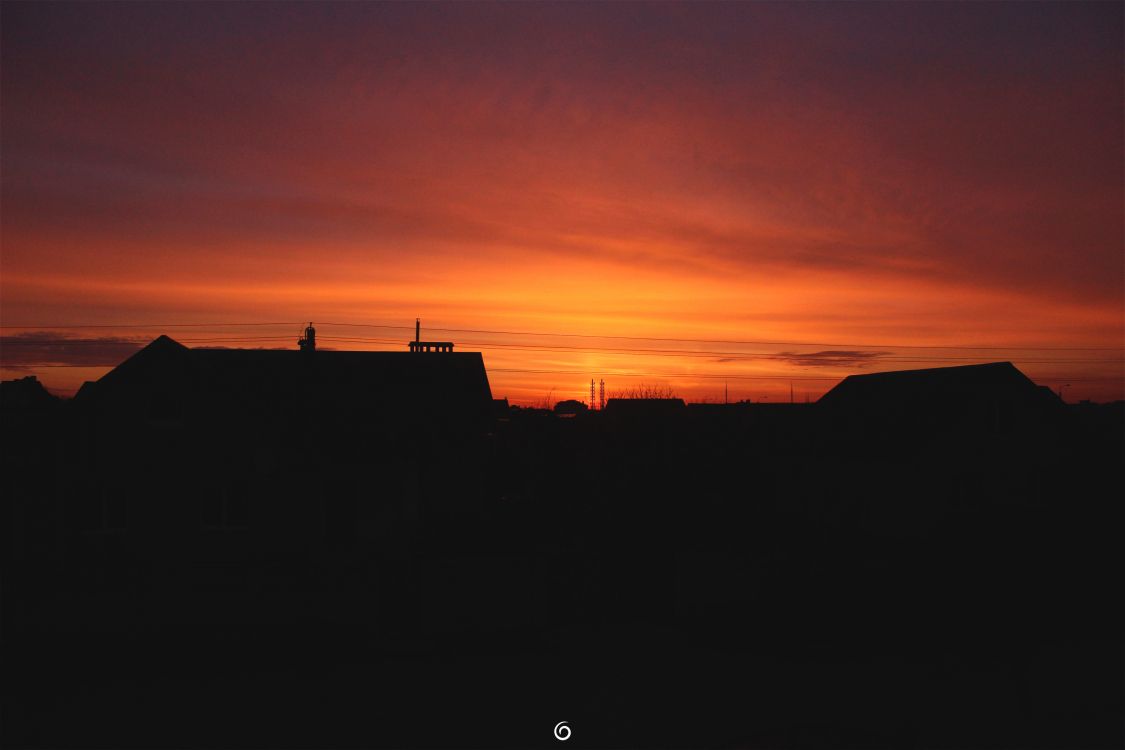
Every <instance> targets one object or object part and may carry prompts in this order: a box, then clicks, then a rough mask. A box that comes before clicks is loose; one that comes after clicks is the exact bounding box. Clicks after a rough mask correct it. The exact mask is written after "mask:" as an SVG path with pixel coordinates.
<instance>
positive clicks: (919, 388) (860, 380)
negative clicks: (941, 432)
mask: <svg viewBox="0 0 1125 750" xmlns="http://www.w3.org/2000/svg"><path fill="white" fill-rule="evenodd" d="M986 402H987V403H989V404H997V403H1003V404H1007V405H1010V406H1014V407H1026V408H1051V407H1056V406H1058V405H1059V403H1061V402H1059V399H1058V397H1057V396H1055V395H1054V394H1053V393H1051V391H1050V390H1049V389H1044V388H1042V387H1041V386H1038V385H1036V384H1035V383H1034V382H1032V381H1031V380H1030V379H1029V378H1028V377H1027V376H1026V375H1024V374H1023V373H1022V372H1020V371H1019V369H1018V368H1016V366H1015V365H1013V364H1012V363H1011V362H990V363H988V364H980V365H962V366H958V367H935V368H930V369H925V370H897V371H891V372H874V373H869V374H865V375H850V376H848V377H846V378H844V379H843V380H842V381H840V383H838V384H837V385H836V386H835V387H834V388H832V389H831V390H830V391H828V392H827V393H825V394H824V395H823V396H821V398H820V400H819V401H818V402H817V404H818V406H820V407H821V408H824V409H828V410H832V411H865V412H879V411H886V410H892V409H893V410H895V411H905V410H926V411H933V410H941V409H953V410H956V409H958V408H966V407H972V406H974V405H979V404H981V403H986Z"/></svg>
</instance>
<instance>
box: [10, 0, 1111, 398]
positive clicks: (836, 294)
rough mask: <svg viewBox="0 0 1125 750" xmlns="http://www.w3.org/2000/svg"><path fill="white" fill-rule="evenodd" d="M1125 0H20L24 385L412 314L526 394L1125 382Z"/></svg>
mask: <svg viewBox="0 0 1125 750" xmlns="http://www.w3.org/2000/svg"><path fill="white" fill-rule="evenodd" d="M1123 7H1125V6H1123V5H1122V4H1121V3H1119V2H1107V3H1100V4H1082V3H1066V4H1052V3H1016V2H1013V3H898V4H895V3H878V4H876V3H871V4H865V3H823V4H822V3H801V4H785V5H781V4H778V5H775V4H769V3H746V4H740V3H722V4H682V5H680V4H640V3H619V4H590V5H587V4H578V3H568V4H532V3H508V4H475V3H458V4H422V3H410V4H374V3H348V4H338V5H335V4H322V3H302V4H296V3H294V4H268V3H242V4H235V3H224V4H205V3H189V4H172V3H161V4H151V5H149V4H141V3H113V4H110V3H106V4H98V3H87V4H81V5H68V4H61V3H52V4H42V3H41V4H22V3H15V2H8V1H7V0H5V2H4V3H3V4H2V6H0V13H2V50H0V53H2V68H0V84H2V88H0V95H2V100H0V103H2V109H0V112H2V121H0V128H2V129H0V138H2V141H0V159H2V163H0V167H2V194H0V200H2V203H0V230H2V238H0V239H2V249H0V323H2V325H3V326H4V329H3V340H2V343H0V360H2V365H3V369H2V371H0V375H2V376H3V378H5V379H8V378H12V377H22V376H23V375H26V374H35V375H37V376H38V377H39V379H40V380H41V381H43V382H44V383H45V384H46V385H47V386H48V387H50V388H51V389H52V390H54V391H55V392H57V393H60V394H69V393H73V391H74V390H75V389H76V388H77V387H78V386H79V385H80V384H81V383H82V381H84V380H89V379H96V378H97V377H100V376H101V375H102V374H103V373H104V372H106V371H107V369H108V368H109V367H111V366H113V365H114V364H117V363H118V362H120V361H121V360H122V359H123V358H124V357H126V356H128V354H129V353H131V352H132V351H135V350H136V348H137V346H138V343H137V342H144V341H148V340H151V339H152V338H154V337H155V336H156V335H158V334H160V333H167V334H169V335H171V336H172V337H173V338H176V339H178V340H182V341H184V342H185V343H186V344H188V345H191V346H215V345H226V346H267V347H286V348H295V346H296V338H297V336H298V334H299V332H300V329H301V327H302V326H303V323H304V322H306V321H314V322H315V324H316V326H317V329H318V338H320V346H321V347H334V348H357V349H363V348H369V349H403V350H405V342H406V341H407V340H408V339H409V338H411V337H412V334H413V326H414V319H415V317H420V318H421V319H422V324H423V327H424V329H425V331H424V332H425V334H426V336H424V338H426V337H427V336H428V337H429V338H433V339H441V340H452V341H454V342H456V344H457V347H458V349H463V350H474V351H475V350H479V351H482V352H484V359H485V364H486V366H487V367H488V370H489V379H490V382H491V383H492V390H493V394H494V395H495V396H497V397H503V396H507V397H508V398H510V399H511V400H512V401H513V402H515V403H524V404H532V403H540V402H543V401H544V400H546V399H550V400H557V399H560V398H588V395H589V381H590V379H591V378H599V379H601V378H604V379H605V380H606V388H607V390H608V391H610V392H611V393H612V392H615V391H616V390H619V389H627V388H631V387H634V386H636V385H638V384H640V383H644V384H650V385H660V386H663V387H668V388H671V389H672V390H674V391H675V392H676V393H677V394H679V395H681V396H684V397H685V398H688V399H689V400H703V399H708V400H717V399H718V400H721V399H722V398H723V390H724V386H725V387H726V388H728V389H729V397H730V398H731V399H732V400H733V399H743V398H751V399H754V400H760V399H767V400H769V401H774V400H788V399H789V393H790V387H791V385H792V387H793V390H794V393H795V398H798V399H800V400H804V399H805V398H806V397H807V398H812V399H815V398H817V397H818V396H819V395H820V394H821V393H823V392H824V391H825V390H827V389H828V388H830V387H831V386H832V385H833V384H834V383H835V382H837V381H838V380H839V379H840V378H841V377H844V376H846V375H848V374H852V373H857V372H872V371H877V370H883V369H903V368H914V367H930V366H942V365H949V364H969V363H973V362H987V361H996V360H1011V361H1012V362H1014V363H1015V364H1016V365H1017V366H1018V367H1020V368H1021V369H1022V370H1023V371H1024V372H1025V373H1027V374H1028V375H1029V376H1031V377H1032V378H1033V379H1035V380H1036V381H1037V382H1041V383H1044V384H1047V385H1050V386H1051V387H1052V388H1054V389H1056V390H1058V389H1059V388H1060V387H1062V388H1065V393H1064V395H1065V397H1066V399H1067V400H1068V401H1071V400H1077V399H1080V398H1093V399H1095V400H1109V399H1117V398H1122V396H1123V395H1125V394H1123V390H1125V386H1123V372H1125V371H1123V362H1125V360H1123V357H1125V352H1123V345H1125V248H1123V231H1125V230H1123V223H1125V215H1123V211H1125V209H1123V183H1125V175H1123V169H1125V167H1123V165H1125V153H1123V129H1125V117H1123V74H1122V70H1123V64H1125V60H1123V43H1122V39H1123V35H1125V29H1123ZM344 324H348V325H344ZM68 326H69V327H68ZM78 326H86V327H78Z"/></svg>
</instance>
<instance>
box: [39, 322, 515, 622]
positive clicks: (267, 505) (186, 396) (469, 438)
mask: <svg viewBox="0 0 1125 750" xmlns="http://www.w3.org/2000/svg"><path fill="white" fill-rule="evenodd" d="M310 328H311V327H310ZM306 340H307V341H309V342H310V345H307V346H305V347H303V348H302V349H300V350H265V349H189V348H187V347H185V346H183V345H182V344H179V343H178V342H176V341H174V340H172V339H170V338H168V337H167V336H161V337H159V338H158V339H156V340H155V341H153V342H152V343H150V344H149V345H148V346H146V347H145V348H144V349H142V350H141V351H139V352H137V353H136V354H135V355H133V356H132V357H130V358H129V359H128V360H126V361H125V362H123V363H122V364H121V365H119V366H118V367H116V368H114V369H113V370H112V371H110V372H109V373H107V374H106V375H105V376H104V377H102V378H101V379H100V380H98V381H97V382H96V383H93V384H87V385H86V386H84V387H83V389H82V391H81V393H80V394H79V396H78V397H76V398H75V399H74V402H73V409H72V410H71V414H70V415H69V416H70V424H69V426H68V429H67V430H66V434H67V435H68V440H67V441H66V445H65V446H64V449H63V451H62V455H63V456H64V459H63V460H64V461H65V465H64V467H63V469H62V470H61V471H60V474H59V477H58V478H57V492H58V496H59V498H58V499H59V504H60V505H61V507H62V508H63V516H64V518H63V522H62V534H63V537H64V538H63V539H62V540H60V541H61V544H60V548H61V549H63V550H65V552H64V557H65V560H66V567H67V571H66V572H65V573H64V575H67V576H74V577H76V581H75V585H76V586H78V587H79V588H86V589H89V588H90V586H93V585H95V584H96V583H97V582H98V581H102V582H115V583H114V584H113V585H116V586H121V587H125V588H127V589H130V590H135V589H136V588H137V587H142V588H143V587H144V586H146V585H148V584H147V583H146V582H149V581H151V582H154V583H153V585H154V586H156V588H158V589H161V590H164V589H165V588H167V586H166V584H168V583H169V582H172V583H175V586H172V587H171V588H170V589H168V590H169V591H174V592H176V593H174V594H169V596H170V597H171V599H170V601H168V602H165V605H164V607H165V608H164V610H161V611H165V612H170V613H171V614H169V617H170V619H172V620H184V619H185V618H187V619H188V620H190V618H191V616H199V617H203V618H207V617H214V616H215V613H217V612H219V611H227V612H228V614H229V616H230V617H231V618H234V619H237V617H238V615H237V612H238V611H239V607H240V606H243V605H241V604H239V602H240V601H242V599H244V598H245V597H246V594H247V591H249V590H251V589H255V587H256V589H255V590H258V591H262V590H271V587H273V589H276V590H279V591H284V592H287V593H288V594H292V592H294V591H302V590H323V589H324V588H325V587H332V586H336V585H345V584H344V583H341V581H342V580H344V579H342V578H341V577H340V576H339V575H338V574H337V573H338V570H339V565H340V563H339V561H340V560H343V561H346V565H345V568H347V569H348V570H350V571H351V575H352V576H353V578H352V579H349V580H350V581H351V582H350V583H348V584H347V585H359V584H358V583H357V582H356V579H355V578H354V577H355V576H360V577H362V576H370V577H372V578H373V580H368V581H367V582H366V584H365V585H364V587H363V589H362V590H363V591H365V592H367V594H365V595H364V596H363V597H361V598H358V599H357V598H356V597H353V596H338V597H336V598H335V599H334V601H335V602H336V603H337V604H338V605H340V606H344V604H345V603H346V604H347V606H350V607H359V608H360V609H363V608H364V607H368V608H370V607H374V606H375V604H373V602H376V601H377V600H378V596H377V595H372V594H371V592H373V591H374V592H377V591H379V590H380V587H379V585H378V580H379V579H380V576H382V575H383V574H384V572H385V571H386V570H388V569H389V568H388V565H389V563H387V561H388V560H399V559H406V558H408V557H409V556H410V555H411V554H413V553H412V552H411V550H412V549H414V548H415V547H417V545H418V544H419V543H420V541H419V540H420V539H421V538H422V537H421V536H420V535H421V534H422V527H421V522H422V519H423V518H425V519H426V520H427V523H429V524H431V525H432V524H434V523H439V522H441V519H442V518H444V517H447V516H449V515H451V514H455V513H456V512H457V508H458V506H469V507H471V506H472V505H473V504H474V503H477V502H479V501H480V493H481V492H482V489H481V488H482V487H484V486H485V482H484V481H483V479H482V478H481V477H482V472H483V471H484V469H483V468H482V466H483V463H484V462H482V461H481V460H480V456H481V454H482V453H483V451H484V447H483V444H484V441H485V439H486V438H485V437H484V436H485V432H486V430H487V428H488V425H489V422H490V418H491V415H492V410H493V400H492V394H491V390H490V388H489V384H488V376H487V373H486V372H485V368H484V361H483V359H482V357H481V355H480V353H478V352H459V353H456V354H454V353H452V352H448V353H442V354H441V355H433V356H427V355H419V354H414V353H410V352H359V351H332V350H328V351H325V350H322V349H321V350H318V349H315V348H314V346H312V345H311V342H312V338H311V336H308V338H307V339H306ZM333 560H335V561H336V562H333ZM380 561H381V562H380ZM364 571H366V572H364ZM155 582H159V584H160V585H159V586H157V585H156V583H155ZM98 585H101V584H98ZM177 586H178V587H179V588H178V589H177V588H176V587H177ZM201 592H209V594H208V596H207V597H206V598H205V601H206V606H204V605H203V604H201V603H200V602H201V601H203V600H201V599H200V596H202V593H201ZM224 596H225V597H226V599H224V598H223V597H224ZM193 602H194V603H193ZM177 607H179V608H180V610H183V609H184V608H186V609H187V610H191V612H192V614H190V615H189V614H188V613H187V612H185V611H178V613H177V612H176V611H174V610H176V608H177ZM158 609H159V608H158ZM208 612H209V613H210V614H207V613H208Z"/></svg>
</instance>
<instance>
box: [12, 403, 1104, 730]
mask: <svg viewBox="0 0 1125 750" xmlns="http://www.w3.org/2000/svg"><path fill="white" fill-rule="evenodd" d="M67 419H71V417H67ZM50 424H51V429H52V430H58V429H63V428H66V429H69V427H67V424H68V423H66V422H62V423H57V422H52V423H50ZM60 424H61V425H62V427H60ZM984 424H985V426H981V425H977V426H976V427H972V428H967V427H966V426H965V424H964V423H960V424H954V423H950V425H948V426H947V427H945V428H941V427H940V426H938V427H935V426H934V424H933V423H930V424H928V425H927V426H926V427H925V429H924V430H920V429H918V430H913V431H912V430H910V429H908V428H907V427H905V426H903V424H901V423H899V424H898V425H897V426H893V425H887V424H867V425H859V426H857V425H856V424H854V423H851V422H849V423H847V424H843V423H841V422H840V421H839V420H834V419H830V418H829V417H827V416H826V415H824V414H822V413H819V412H817V411H816V409H815V407H808V408H804V407H796V406H795V407H788V408H781V407H778V408H775V409H773V410H767V409H764V408H758V409H753V408H749V407H746V408H741V407H740V408H736V407H714V408H711V409H710V410H698V409H697V410H688V411H686V412H683V413H681V414H678V415H672V416H669V415H666V414H664V415H649V416H648V417H646V416H645V415H632V416H630V417H629V418H627V419H612V418H611V415H609V414H608V413H606V414H604V415H603V414H590V415H579V416H578V417H575V418H565V419H561V418H556V417H555V416H553V415H547V414H541V413H529V412H523V413H520V412H513V413H506V414H504V415H503V416H502V417H501V418H499V419H497V420H496V421H490V422H489V424H488V426H487V427H486V428H485V429H484V430H483V431H480V432H472V431H469V432H466V433H464V434H457V435H455V434H454V432H449V431H443V432H442V433H441V435H442V436H444V437H441V439H440V440H439V439H438V438H435V437H434V433H428V434H424V433H417V432H416V433H412V434H402V435H399V436H398V437H397V438H395V439H391V438H386V439H384V437H381V436H378V435H374V436H370V435H369V436H367V438H365V439H367V440H369V441H370V442H371V444H373V445H377V446H378V450H371V451H358V452H353V453H349V452H347V451H344V450H342V449H337V448H338V446H337V447H331V443H325V442H322V443H321V446H322V450H321V452H317V453H310V452H309V449H308V447H307V444H305V443H300V441H294V442H293V445H292V447H291V448H286V447H285V442H286V440H287V439H288V437H291V436H288V437H287V436H286V434H285V433H284V431H282V433H280V434H279V436H278V437H277V445H276V446H273V447H270V448H269V450H275V451H277V455H276V457H275V459H274V460H273V461H272V462H271V461H264V462H261V463H260V464H259V463H255V464H254V466H255V467H257V468H254V472H253V480H254V481H253V482H252V483H251V484H250V485H249V486H250V487H251V488H250V489H245V490H243V491H244V492H246V493H248V494H249V497H250V500H249V502H248V504H247V505H248V507H247V508H245V509H238V508H234V506H229V505H228V504H224V505H223V506H222V508H223V510H221V512H220V515H219V520H218V522H217V523H216V522H215V519H214V518H212V517H211V516H209V515H207V514H209V513H211V510H208V507H209V506H208V507H204V509H203V511H201V512H202V513H203V515H204V520H203V521H202V522H198V521H195V522H194V523H195V526H192V527H191V528H192V529H193V530H192V531H191V533H180V532H176V533H173V532H170V531H168V530H169V529H174V528H177V527H176V526H175V525H174V524H171V522H168V521H167V520H160V518H157V517H155V516H153V515H152V514H148V515H146V513H147V511H144V510H141V509H138V508H144V507H147V505H146V504H151V505H159V506H160V507H164V506H168V507H194V506H193V505H192V503H197V504H200V503H201V504H204V505H206V503H207V502H209V501H207V500H206V498H205V496H206V490H204V489H200V486H199V484H198V483H197V482H196V481H195V480H193V479H192V476H196V477H198V476H199V475H200V473H201V472H202V469H198V468H197V470H196V471H195V473H194V475H193V474H191V473H190V472H188V471H187V468H188V466H187V464H191V463H192V461H194V464H192V465H194V466H196V467H199V466H202V465H205V464H201V463H200V462H199V461H200V456H199V455H195V456H194V458H193V459H192V461H185V459H183V455H184V451H189V452H190V450H195V451H197V452H202V454H203V455H204V457H206V456H212V455H238V451H239V448H238V445H239V444H240V443H239V442H238V441H237V440H234V439H232V441H231V445H226V444H225V443H224V442H223V440H224V438H223V437H222V436H213V437H212V438H211V439H210V440H209V441H198V440H194V439H189V438H188V437H185V436H180V437H173V438H169V439H171V440H182V441H183V442H182V443H177V444H176V446H174V447H175V450H173V449H172V448H170V447H169V446H167V445H164V446H163V447H158V448H152V449H151V450H150V451H148V452H145V451H144V450H143V449H140V448H138V451H139V453H136V454H133V460H131V461H130V462H129V463H128V465H129V469H128V472H127V475H128V476H129V477H130V479H129V482H127V483H126V484H127V486H128V487H131V488H133V489H129V490H123V492H125V493H126V495H127V497H128V498H129V501H130V505H129V509H130V510H129V515H128V521H124V522H122V523H121V524H120V526H119V527H118V526H113V525H110V526H106V523H108V522H107V521H106V518H108V516H109V515H112V514H111V510H112V508H110V507H109V506H107V505H105V504H104V503H103V505H102V506H101V508H102V511H101V516H99V517H100V518H101V519H102V521H101V524H102V525H101V526H98V527H96V528H90V527H89V525H87V526H86V527H83V526H82V525H81V523H80V522H78V521H74V522H71V521H68V520H66V519H67V518H69V517H70V516H67V515H66V513H65V512H64V511H65V508H64V511H60V515H57V516H54V515H51V514H38V515H37V514H36V513H35V512H34V508H33V507H32V506H29V505H27V504H28V503H31V502H40V501H41V502H46V501H48V500H49V501H50V502H52V503H56V504H58V505H60V506H65V505H66V503H67V502H74V498H73V497H71V496H70V495H68V490H67V489H66V488H67V487H69V486H70V485H69V484H68V483H69V482H72V481H75V475H76V474H81V472H80V471H79V469H78V468H76V467H78V466H80V463H77V462H79V461H80V459H77V458H73V459H72V458H69V457H68V456H71V455H72V454H70V453H67V452H66V449H65V446H64V450H63V451H62V453H61V454H60V453H58V452H54V453H52V454H51V456H53V457H44V455H43V454H40V453H36V452H35V451H23V452H22V453H21V452H20V451H19V450H15V449H12V448H11V445H9V450H8V452H7V455H8V457H9V460H11V457H12V456H20V457H21V458H19V460H21V461H24V463H23V464H20V466H21V467H22V471H24V472H25V475H26V476H31V474H32V473H33V472H34V471H36V470H38V471H41V472H46V474H40V475H38V476H40V477H41V476H44V475H49V476H51V477H52V480H51V481H50V482H48V483H46V484H48V485H49V486H50V487H51V489H50V491H49V492H48V491H44V490H42V489H41V488H42V486H43V484H44V483H43V482H39V481H23V480H16V479H13V475H12V474H11V473H9V475H8V479H7V481H8V482H9V485H8V489H9V490H12V491H13V494H10V495H9V497H16V498H20V499H21V501H22V502H23V503H24V505H18V503H17V504H16V505H12V506H10V507H17V508H19V510H18V513H17V512H16V511H12V513H13V515H14V516H15V517H16V518H17V520H20V522H21V525H19V526H17V527H16V529H17V533H18V534H19V536H18V538H16V539H15V541H16V542H18V544H14V545H13V546H12V547H11V552H10V555H9V559H8V564H7V565H6V570H5V574H4V611H3V616H4V623H3V624H4V630H3V649H4V654H3V658H4V664H3V673H4V683H5V697H4V715H3V741H4V745H5V746H6V747H129V748H133V747H136V748H139V747H216V748H217V747H280V748H306V747H341V748H353V747H354V748H359V747H540V746H552V745H560V743H559V741H558V740H556V739H555V738H554V736H553V729H554V727H555V726H556V725H557V724H558V723H559V722H561V721H566V722H568V725H569V727H570V729H571V731H572V735H571V737H570V739H569V740H567V741H566V745H563V746H571V747H575V746H577V747H748V748H759V747H760V748H790V747H792V748H806V747H807V748H818V747H856V748H874V747H887V748H892V747H893V748H908V747H919V748H951V747H953V748H961V747H963V748H982V747H1003V748H1082V747H1090V748H1094V747H1099V748H1100V747H1121V746H1122V743H1123V736H1122V731H1123V729H1122V728H1123V715H1122V706H1123V694H1122V684H1123V676H1125V675H1123V665H1125V645H1123V643H1125V637H1123V633H1125V628H1123V623H1122V619H1121V615H1120V612H1119V609H1120V607H1119V603H1120V597H1121V590H1122V585H1121V584H1122V575H1121V570H1122V569H1123V566H1122V565H1121V563H1122V560H1121V543H1120V534H1121V520H1122V518H1121V516H1122V514H1121V497H1123V496H1125V492H1122V490H1123V489H1125V488H1123V487H1122V476H1123V474H1122V463H1121V462H1122V420H1121V409H1120V406H1119V405H1118V406H1117V407H1103V408H1099V407H1089V408H1087V409H1085V411H1080V410H1079V409H1077V408H1072V409H1069V410H1068V411H1067V412H1066V413H1062V412H1060V414H1059V415H1056V416H1055V417H1052V418H1051V419H1050V420H1048V421H1047V422H1036V423H1034V424H1032V423H1018V424H1015V425H1013V426H1011V427H1009V426H1006V425H1005V424H1001V423H998V422H997V421H995V420H994V421H991V422H986V423H984ZM321 437H322V438H323V435H322V436H321ZM354 438H355V436H354V435H352V436H350V437H349V440H353V439H354ZM146 439H147V440H149V441H150V442H151V440H152V436H151V435H148V436H147V437H146ZM380 441H383V442H380ZM411 441H413V442H411ZM442 441H444V442H442ZM51 444H52V445H57V443H51ZM187 445H195V446H197V447H196V448H194V449H189V448H186V447H184V446H187ZM241 445H245V444H241ZM271 445H272V444H271ZM198 446H202V447H198ZM325 446H329V447H325ZM288 450H291V453H286V451H288ZM60 456H61V458H60ZM160 456H176V458H174V459H162V458H160ZM310 456H312V457H313V458H312V459H310V458H309V457H310ZM302 458H303V459H304V460H303V461H302V460H301V459H302ZM165 460H167V461H175V462H176V464H175V466H173V465H171V464H168V463H161V462H162V461H165ZM71 461H74V462H76V463H70V462H71ZM36 462H39V463H36ZM8 468H9V470H14V468H15V467H13V466H12V465H11V464H10V463H9V466H8ZM173 469H175V470H176V472H177V473H176V474H175V475H174V476H175V479H174V481H169V480H168V472H171V471H172V470H173ZM225 471H230V470H229V469H228V470H225ZM117 474H118V475H121V474H123V472H117ZM403 476H406V477H407V480H408V481H406V480H403V479H402V477H403ZM396 477H397V478H396ZM21 481H23V483H22V484H21ZM215 491H216V492H220V494H221V495H222V497H229V495H227V494H222V491H220V490H215ZM77 495H78V496H79V497H85V495H84V494H82V493H81V492H78V493H77ZM201 498H202V499H201ZM226 502H227V501H224V503H226ZM232 508H234V509H233V510H232ZM279 508H288V509H289V510H288V511H286V513H290V515H288V516H286V515H285V514H284V513H281V511H280V510H278V509H279ZM294 508H296V509H297V510H296V511H294V510H293V509H294ZM290 511H292V513H296V516H295V517H296V519H297V521H295V522H293V523H291V524H290V525H286V524H285V523H283V522H282V521H281V520H278V518H280V517H281V516H285V517H286V518H290V519H292V518H293V517H294V516H293V515H292V513H291V512H290ZM114 512H115V511H114ZM193 512H194V511H193ZM224 514H229V515H230V517H229V518H228V516H227V515H224ZM191 518H197V516H195V515H193V516H191ZM223 519H227V520H226V521H224V520H223ZM55 524H60V525H59V526H56V525H55ZM146 524H148V525H146ZM159 529H164V531H158V530H159Z"/></svg>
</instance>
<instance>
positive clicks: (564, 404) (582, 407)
mask: <svg viewBox="0 0 1125 750" xmlns="http://www.w3.org/2000/svg"><path fill="white" fill-rule="evenodd" d="M588 410H589V407H588V406H586V404H584V403H582V402H581V401H576V400H575V399H567V400H565V401H560V402H558V403H557V404H555V414H558V415H560V416H574V415H575V414H582V413H585V412H586V411H588Z"/></svg>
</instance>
